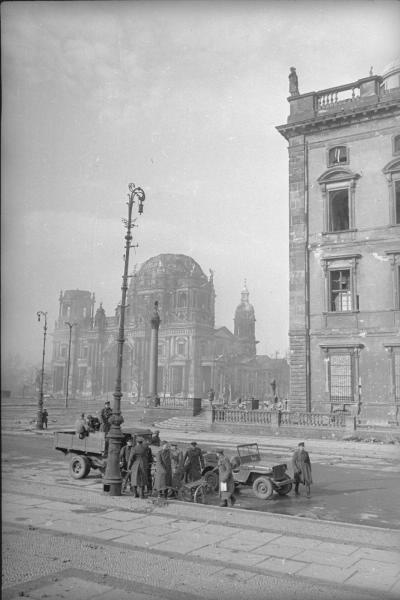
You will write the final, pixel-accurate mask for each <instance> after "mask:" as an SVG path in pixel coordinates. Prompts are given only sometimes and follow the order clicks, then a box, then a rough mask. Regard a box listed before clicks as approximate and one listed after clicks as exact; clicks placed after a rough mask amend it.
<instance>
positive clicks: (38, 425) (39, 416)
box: [36, 310, 47, 429]
mask: <svg viewBox="0 0 400 600" xmlns="http://www.w3.org/2000/svg"><path fill="white" fill-rule="evenodd" d="M36 314H37V318H38V321H40V320H41V318H42V317H44V326H43V353H42V373H41V378H40V392H39V400H38V412H37V419H36V429H43V381H44V357H45V353H46V335H47V312H43V311H42V310H38V312H37V313H36Z"/></svg>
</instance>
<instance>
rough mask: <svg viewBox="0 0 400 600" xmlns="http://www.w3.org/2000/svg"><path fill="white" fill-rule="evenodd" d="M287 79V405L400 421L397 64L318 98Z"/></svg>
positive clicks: (399, 94) (365, 420)
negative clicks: (288, 248) (288, 403)
mask: <svg viewBox="0 0 400 600" xmlns="http://www.w3.org/2000/svg"><path fill="white" fill-rule="evenodd" d="M289 78H290V80H291V85H290V93H291V96H290V97H289V98H288V101H289V104H290V115H289V117H288V121H287V124H286V125H281V126H279V127H278V131H279V132H280V133H281V134H282V135H283V136H284V137H285V138H286V140H287V141H288V142H289V210H290V239H289V245H290V325H289V327H290V332H289V335H290V406H291V408H292V409H300V410H306V411H316V412H319V411H320V412H329V411H334V410H345V411H349V412H352V413H353V414H357V415H358V416H359V420H360V422H362V423H366V424H368V423H370V424H372V423H374V424H378V423H381V424H387V423H391V422H392V423H393V422H397V423H398V422H399V414H398V413H399V406H400V289H399V288H400V63H399V61H397V62H395V63H393V64H392V65H390V66H389V67H388V68H387V69H386V70H385V71H384V73H383V74H382V76H378V75H372V74H370V75H369V77H365V78H363V79H360V80H358V81H355V82H352V83H348V84H345V85H341V86H338V87H334V88H329V89H325V90H322V91H319V92H308V93H302V94H300V93H299V90H298V85H297V77H296V74H295V70H294V69H292V73H291V75H290V76H289Z"/></svg>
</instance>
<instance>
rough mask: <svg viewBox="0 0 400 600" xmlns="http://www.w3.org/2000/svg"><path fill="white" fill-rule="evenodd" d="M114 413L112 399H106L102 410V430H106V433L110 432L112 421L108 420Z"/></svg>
mask: <svg viewBox="0 0 400 600" xmlns="http://www.w3.org/2000/svg"><path fill="white" fill-rule="evenodd" d="M111 415H112V408H111V406H110V401H109V400H106V401H105V402H104V408H103V410H102V411H101V431H104V433H108V432H109V431H110V427H111V425H110V423H109V422H108V419H109V418H110V417H111Z"/></svg>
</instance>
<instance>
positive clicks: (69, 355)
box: [65, 321, 76, 408]
mask: <svg viewBox="0 0 400 600" xmlns="http://www.w3.org/2000/svg"><path fill="white" fill-rule="evenodd" d="M65 325H68V327H69V343H68V363H67V382H66V386H65V387H66V389H65V408H68V387H69V369H70V365H71V337H72V328H73V327H74V325H76V323H70V322H69V321H65Z"/></svg>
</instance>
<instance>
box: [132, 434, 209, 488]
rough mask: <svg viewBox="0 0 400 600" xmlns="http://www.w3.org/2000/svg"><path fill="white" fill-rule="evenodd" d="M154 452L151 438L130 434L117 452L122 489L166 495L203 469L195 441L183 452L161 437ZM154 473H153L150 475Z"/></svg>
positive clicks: (200, 452)
mask: <svg viewBox="0 0 400 600" xmlns="http://www.w3.org/2000/svg"><path fill="white" fill-rule="evenodd" d="M160 446H161V447H160V450H159V451H158V452H157V453H156V454H155V455H153V451H152V449H151V447H150V442H149V441H148V440H145V439H143V438H142V437H136V436H133V437H132V438H129V439H128V442H127V444H126V445H125V446H124V447H123V448H122V449H121V452H120V467H121V470H122V472H123V474H124V477H123V484H122V491H127V489H128V486H129V488H130V492H131V493H132V494H133V495H134V496H135V497H136V498H139V497H140V498H144V497H145V494H147V495H150V494H151V493H152V492H153V491H154V492H155V493H156V494H157V495H158V496H160V497H167V496H170V495H171V494H174V493H176V491H177V490H178V489H179V488H180V487H181V485H182V484H183V483H190V482H192V481H197V480H198V479H200V478H201V475H202V471H203V469H204V458H203V452H202V451H201V449H200V448H199V447H198V445H197V442H191V444H190V446H189V448H187V450H186V451H185V452H184V451H183V450H181V449H180V448H178V445H177V444H175V443H169V442H167V441H162V442H161V443H160ZM153 474H154V476H153Z"/></svg>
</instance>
